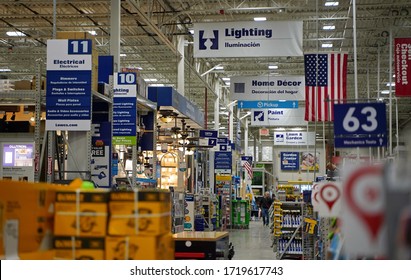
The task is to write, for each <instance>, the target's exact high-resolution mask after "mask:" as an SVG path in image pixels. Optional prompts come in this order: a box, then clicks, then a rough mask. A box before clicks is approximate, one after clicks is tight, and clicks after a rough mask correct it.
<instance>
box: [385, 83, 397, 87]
mask: <svg viewBox="0 0 411 280" xmlns="http://www.w3.org/2000/svg"><path fill="white" fill-rule="evenodd" d="M389 86H390V83H387V87H389ZM391 86H392V87H395V82H392V83H391Z"/></svg>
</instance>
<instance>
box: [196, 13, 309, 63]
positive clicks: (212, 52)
mask: <svg viewBox="0 0 411 280" xmlns="http://www.w3.org/2000/svg"><path fill="white" fill-rule="evenodd" d="M302 46H303V22H302V21H271V22H270V21H265V22H212V23H195V24H194V57H267V56H302V55H303V49H302Z"/></svg>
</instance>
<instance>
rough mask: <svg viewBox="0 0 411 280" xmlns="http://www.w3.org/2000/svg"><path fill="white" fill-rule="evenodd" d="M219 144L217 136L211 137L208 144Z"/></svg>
mask: <svg viewBox="0 0 411 280" xmlns="http://www.w3.org/2000/svg"><path fill="white" fill-rule="evenodd" d="M216 145H217V139H216V138H209V139H208V146H216Z"/></svg>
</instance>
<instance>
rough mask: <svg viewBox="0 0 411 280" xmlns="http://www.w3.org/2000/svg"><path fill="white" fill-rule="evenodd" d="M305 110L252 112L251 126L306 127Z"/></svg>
mask: <svg viewBox="0 0 411 280" xmlns="http://www.w3.org/2000/svg"><path fill="white" fill-rule="evenodd" d="M306 125H307V121H305V120H304V108H298V109H261V110H256V109H254V110H251V126H306Z"/></svg>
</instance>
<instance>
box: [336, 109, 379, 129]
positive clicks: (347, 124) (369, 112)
mask: <svg viewBox="0 0 411 280" xmlns="http://www.w3.org/2000/svg"><path fill="white" fill-rule="evenodd" d="M385 107H386V106H385V103H351V104H349V103H347V104H335V105H334V122H335V123H334V130H335V134H336V135H349V134H386V130H387V125H386V112H385Z"/></svg>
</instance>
